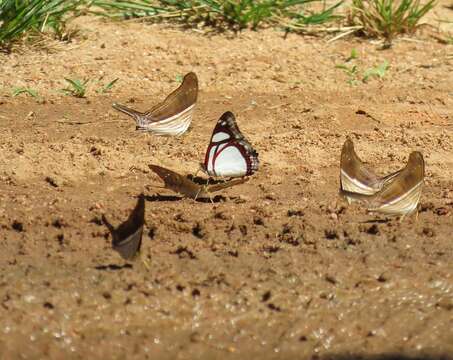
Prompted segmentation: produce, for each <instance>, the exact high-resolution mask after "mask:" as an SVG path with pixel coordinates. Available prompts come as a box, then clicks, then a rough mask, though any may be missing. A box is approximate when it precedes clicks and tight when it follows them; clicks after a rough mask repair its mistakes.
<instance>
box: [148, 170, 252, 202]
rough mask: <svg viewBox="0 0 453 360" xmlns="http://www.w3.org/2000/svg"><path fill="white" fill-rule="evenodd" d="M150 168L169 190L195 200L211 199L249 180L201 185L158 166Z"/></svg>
mask: <svg viewBox="0 0 453 360" xmlns="http://www.w3.org/2000/svg"><path fill="white" fill-rule="evenodd" d="M149 167H150V169H151V170H152V171H154V172H155V173H156V174H157V175H158V176H159V177H160V178H161V179H162V180H163V181H164V183H165V187H166V188H167V189H170V190H173V191H174V192H176V193H179V194H182V195H184V196H186V197H189V198H192V199H195V200H196V199H198V198H211V196H210V194H212V193H213V192H216V191H220V190H223V189H226V188H229V187H231V186H234V185H238V184H242V183H244V182H246V181H247V179H235V180H230V181H226V182H223V183H220V184H212V185H200V184H197V183H195V182H194V181H192V180H190V179H189V178H187V177H185V176H182V175H180V174H178V173H176V172H174V171H172V170H170V169H166V168H164V167H161V166H157V165H149Z"/></svg>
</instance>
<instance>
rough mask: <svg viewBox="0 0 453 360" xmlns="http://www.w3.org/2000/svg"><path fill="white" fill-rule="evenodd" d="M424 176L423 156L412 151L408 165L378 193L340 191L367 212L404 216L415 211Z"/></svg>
mask: <svg viewBox="0 0 453 360" xmlns="http://www.w3.org/2000/svg"><path fill="white" fill-rule="evenodd" d="M424 176H425V163H424V160H423V155H422V154H421V153H420V152H418V151H414V152H412V153H411V154H410V156H409V160H408V163H407V165H406V167H405V168H403V169H402V170H401V171H400V172H399V173H398V174H397V175H395V176H394V177H393V178H392V180H391V181H389V182H386V183H384V185H383V186H382V189H381V190H379V191H378V192H376V193H374V194H372V195H367V194H359V193H354V192H350V191H347V190H341V191H340V192H341V193H342V195H344V196H346V197H350V198H352V199H354V200H356V201H358V202H360V203H362V204H363V205H364V206H365V207H366V208H367V210H368V211H373V212H381V213H384V214H389V215H402V216H406V215H409V214H411V213H413V212H414V211H416V210H417V205H418V202H419V201H420V197H421V193H422V188H423V183H424Z"/></svg>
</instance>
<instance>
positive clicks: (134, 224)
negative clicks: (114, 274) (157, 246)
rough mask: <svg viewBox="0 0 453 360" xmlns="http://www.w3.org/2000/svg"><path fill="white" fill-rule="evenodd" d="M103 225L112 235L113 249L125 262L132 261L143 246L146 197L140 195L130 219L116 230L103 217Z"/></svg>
mask: <svg viewBox="0 0 453 360" xmlns="http://www.w3.org/2000/svg"><path fill="white" fill-rule="evenodd" d="M102 221H103V223H104V224H105V225H106V226H107V227H108V229H109V230H110V232H111V234H112V247H113V250H115V251H117V252H118V253H119V254H120V255H121V257H122V258H123V259H125V260H132V259H134V258H135V256H136V254H137V253H138V252H139V251H140V247H141V245H142V235H143V227H144V224H145V196H144V195H143V194H140V196H139V197H138V200H137V204H136V205H135V208H134V209H133V210H132V212H131V214H130V215H129V218H128V219H127V220H126V221H125V222H123V223H122V224H120V225H119V226H118V227H117V228H116V229H115V228H114V227H113V226H112V225H111V224H110V223H109V222H108V221H107V219H106V217H105V216H104V215H102Z"/></svg>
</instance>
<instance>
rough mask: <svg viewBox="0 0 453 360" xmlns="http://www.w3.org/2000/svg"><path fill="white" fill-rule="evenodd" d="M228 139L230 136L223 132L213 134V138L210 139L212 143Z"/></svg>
mask: <svg viewBox="0 0 453 360" xmlns="http://www.w3.org/2000/svg"><path fill="white" fill-rule="evenodd" d="M229 138H230V135H229V134H227V133H225V132H218V133H215V134H214V136H213V137H212V142H219V141H222V140H228V139H229Z"/></svg>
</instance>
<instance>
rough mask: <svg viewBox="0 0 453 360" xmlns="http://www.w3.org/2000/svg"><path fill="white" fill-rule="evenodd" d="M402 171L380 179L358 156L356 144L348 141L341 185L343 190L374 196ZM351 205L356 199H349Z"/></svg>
mask: <svg viewBox="0 0 453 360" xmlns="http://www.w3.org/2000/svg"><path fill="white" fill-rule="evenodd" d="M400 172H401V170H398V171H396V172H394V173H392V174H390V175H387V176H384V177H379V176H378V175H376V174H375V173H374V171H373V170H371V169H370V168H369V167H367V166H366V165H365V164H364V163H363V162H362V160H360V158H359V157H358V156H357V154H356V152H355V150H354V143H353V142H352V140H351V139H349V138H348V139H346V141H345V142H344V144H343V148H342V150H341V160H340V183H341V189H342V190H345V191H347V192H353V193H358V194H364V195H372V194H374V193H376V192H378V191H379V190H381V189H382V187H383V186H384V184H386V183H388V182H390V181H392V179H393V178H394V177H395V176H397V175H398V174H399V173H400ZM347 200H348V202H349V203H350V202H351V201H353V200H354V199H352V198H350V197H347Z"/></svg>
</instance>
